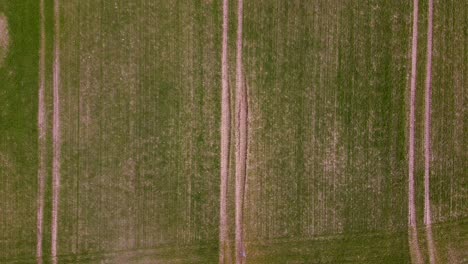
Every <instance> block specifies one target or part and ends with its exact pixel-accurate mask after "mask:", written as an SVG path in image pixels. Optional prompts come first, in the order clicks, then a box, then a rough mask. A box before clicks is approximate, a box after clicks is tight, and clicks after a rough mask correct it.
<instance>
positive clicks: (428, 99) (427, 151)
mask: <svg viewBox="0 0 468 264" xmlns="http://www.w3.org/2000/svg"><path fill="white" fill-rule="evenodd" d="M433 16H434V1H433V0H429V7H428V18H427V19H428V23H427V64H426V89H425V90H426V96H425V120H424V223H425V225H426V240H427V249H428V253H429V263H431V264H434V263H436V252H435V251H436V250H435V244H434V239H433V236H432V217H431V202H430V174H431V158H432V153H431V112H432V29H433Z"/></svg>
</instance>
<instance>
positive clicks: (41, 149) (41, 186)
mask: <svg viewBox="0 0 468 264" xmlns="http://www.w3.org/2000/svg"><path fill="white" fill-rule="evenodd" d="M40 13H41V14H40V23H41V25H40V28H41V29H40V30H41V32H40V34H41V40H40V50H39V92H38V119H37V120H38V123H37V126H38V134H39V137H38V161H39V163H38V170H37V177H38V179H37V180H38V187H37V188H38V192H37V246H36V256H37V257H38V258H40V257H42V255H43V252H42V241H43V233H44V232H43V228H44V199H45V181H46V173H47V164H46V163H47V160H46V155H47V146H46V144H47V138H46V135H47V132H46V131H47V127H46V124H47V121H46V110H45V94H44V93H45V44H46V41H45V39H46V37H45V17H44V0H41V1H40Z"/></svg>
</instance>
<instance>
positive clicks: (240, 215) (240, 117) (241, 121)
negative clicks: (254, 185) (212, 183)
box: [235, 0, 247, 264]
mask: <svg viewBox="0 0 468 264" xmlns="http://www.w3.org/2000/svg"><path fill="white" fill-rule="evenodd" d="M237 12H238V13H237V45H236V48H237V52H236V53H237V55H236V184H235V185H236V190H235V193H236V195H235V197H236V198H235V199H236V202H235V204H236V205H235V208H236V217H235V221H236V224H235V226H236V232H235V233H236V234H235V240H236V247H235V248H236V263H238V264H242V263H245V259H246V252H245V245H244V226H243V225H244V221H243V220H244V190H245V186H244V185H245V177H246V168H247V93H246V90H245V85H244V76H243V60H242V45H243V41H242V38H243V35H242V30H243V0H239V1H238V11H237Z"/></svg>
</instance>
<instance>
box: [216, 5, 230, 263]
mask: <svg viewBox="0 0 468 264" xmlns="http://www.w3.org/2000/svg"><path fill="white" fill-rule="evenodd" d="M228 8H229V1H228V0H224V1H223V42H222V57H221V75H222V76H221V78H222V99H221V100H222V101H221V186H220V227H219V230H220V231H219V240H220V241H219V263H231V260H230V259H229V256H230V254H229V252H227V251H228V250H229V248H230V247H229V244H228V241H229V237H228V234H229V224H228V214H227V199H228V198H227V193H228V179H229V160H230V158H229V156H230V155H229V153H230V145H231V143H230V142H231V98H230V89H229V65H228V62H229V60H228V24H229V10H228Z"/></svg>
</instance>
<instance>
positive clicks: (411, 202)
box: [408, 0, 423, 264]
mask: <svg viewBox="0 0 468 264" xmlns="http://www.w3.org/2000/svg"><path fill="white" fill-rule="evenodd" d="M418 13H419V1H418V0H413V36H412V45H411V80H410V82H411V84H410V113H409V149H408V152H409V153H408V155H409V157H408V178H409V179H408V226H409V228H408V229H409V230H408V233H409V234H408V244H409V249H410V253H411V254H410V255H411V259H412V262H413V263H417V264H422V263H423V258H422V254H421V250H420V248H419V242H418V231H417V224H416V204H415V189H414V145H415V140H414V129H415V106H416V79H417V60H418Z"/></svg>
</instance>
